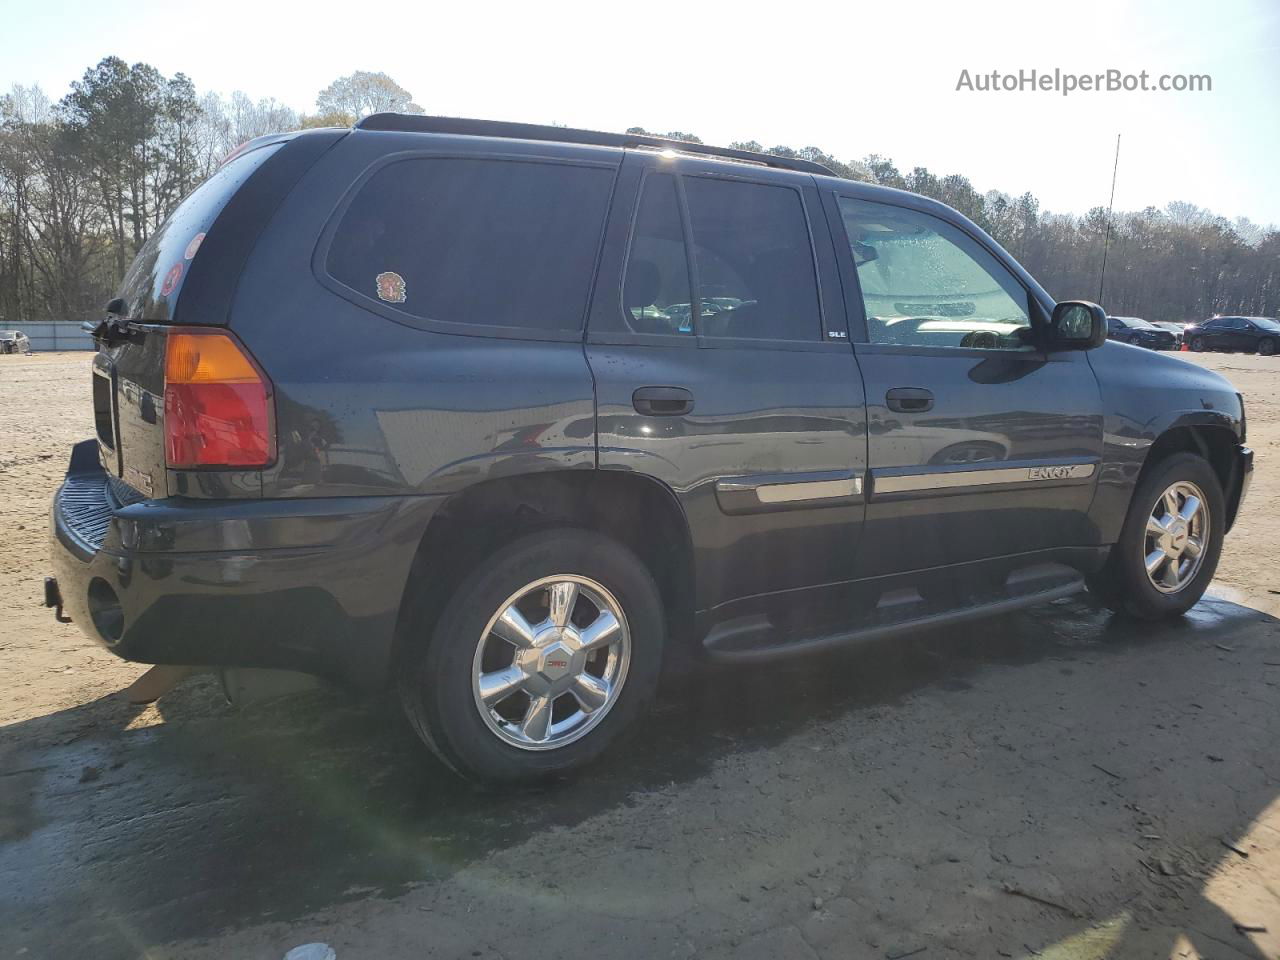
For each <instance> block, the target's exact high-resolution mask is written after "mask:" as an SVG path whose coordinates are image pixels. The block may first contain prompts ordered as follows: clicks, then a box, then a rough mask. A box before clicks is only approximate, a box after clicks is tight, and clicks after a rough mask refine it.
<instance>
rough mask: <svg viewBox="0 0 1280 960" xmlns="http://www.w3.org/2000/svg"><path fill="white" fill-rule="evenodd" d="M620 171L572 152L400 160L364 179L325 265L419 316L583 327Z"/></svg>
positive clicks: (369, 294)
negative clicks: (551, 159)
mask: <svg viewBox="0 0 1280 960" xmlns="http://www.w3.org/2000/svg"><path fill="white" fill-rule="evenodd" d="M613 177H614V171H613V169H612V168H608V167H591V166H581V165H575V164H568V163H546V162H528V161H513V160H494V159H478V158H462V157H422V158H414V159H409V160H400V161H397V162H394V163H391V164H389V165H387V166H385V167H383V168H381V169H380V170H378V171H377V172H375V173H374V174H373V175H372V176H371V177H370V178H369V179H368V180H367V181H366V182H365V184H364V185H363V186H362V187H361V188H360V190H359V192H358V193H357V195H356V196H355V198H354V199H353V200H352V202H351V204H350V205H349V206H348V208H347V210H346V212H345V213H344V214H343V217H342V220H341V221H340V223H339V224H338V227H337V229H336V231H335V232H334V235H333V239H332V241H331V243H330V246H329V250H328V254H327V257H326V269H327V271H328V273H329V274H330V276H332V277H333V278H334V279H335V280H337V281H338V282H339V283H341V284H342V285H343V286H345V287H348V288H350V289H351V290H353V291H355V292H356V293H358V294H360V295H361V296H362V297H364V298H367V299H369V300H372V301H374V302H380V303H382V304H386V305H388V306H390V307H392V308H394V309H395V310H397V311H401V312H403V313H406V314H409V315H410V316H413V317H416V318H420V319H423V320H429V321H438V322H441V323H448V324H459V325H474V326H492V327H507V328H517V329H521V330H528V331H573V330H580V329H581V328H582V323H583V318H584V316H585V314H586V308H587V299H588V296H589V294H590V287H591V278H592V274H593V272H594V267H595V260H596V253H597V250H598V249H599V245H600V237H601V231H602V229H603V226H604V218H605V213H606V211H607V209H608V205H609V195H610V191H611V189H612V185H613Z"/></svg>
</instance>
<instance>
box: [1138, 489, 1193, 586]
mask: <svg viewBox="0 0 1280 960" xmlns="http://www.w3.org/2000/svg"><path fill="white" fill-rule="evenodd" d="M1208 545H1209V506H1208V504H1207V503H1206V501H1205V495H1204V491H1202V490H1201V489H1200V488H1199V487H1197V486H1196V485H1195V484H1194V483H1189V482H1188V481H1185V480H1179V481H1178V482H1177V483H1175V484H1173V485H1171V486H1170V487H1169V488H1168V489H1167V490H1165V492H1164V493H1162V494H1161V495H1160V499H1159V500H1157V501H1156V503H1155V506H1154V507H1152V509H1151V515H1150V516H1149V517H1147V534H1146V536H1145V537H1144V538H1143V554H1144V559H1145V563H1146V568H1147V579H1149V580H1150V581H1151V585H1152V586H1153V587H1155V588H1156V589H1157V590H1159V591H1160V592H1161V593H1177V592H1178V591H1179V590H1181V589H1182V588H1183V587H1185V586H1186V585H1187V584H1188V583H1190V582H1191V581H1192V580H1193V579H1195V575H1196V574H1197V573H1199V572H1200V565H1201V564H1202V563H1203V562H1204V551H1205V549H1206V548H1207V547H1208Z"/></svg>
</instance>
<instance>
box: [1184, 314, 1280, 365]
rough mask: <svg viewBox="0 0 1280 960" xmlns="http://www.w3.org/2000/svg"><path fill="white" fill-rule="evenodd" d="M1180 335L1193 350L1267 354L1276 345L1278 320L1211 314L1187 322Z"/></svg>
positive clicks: (1279, 329)
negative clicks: (1204, 317)
mask: <svg viewBox="0 0 1280 960" xmlns="http://www.w3.org/2000/svg"><path fill="white" fill-rule="evenodd" d="M1182 336H1183V339H1184V340H1185V341H1186V342H1187V344H1188V345H1190V347H1191V349H1192V350H1195V351H1197V352H1199V351H1202V350H1222V351H1225V352H1227V353H1241V352H1243V353H1260V354H1262V355H1263V356H1264V357H1269V356H1271V355H1272V354H1274V353H1275V352H1276V350H1277V349H1278V348H1280V323H1277V322H1276V319H1275V317H1214V318H1213V319H1211V320H1205V321H1204V322H1203V323H1192V324H1188V325H1187V328H1186V329H1185V330H1184V331H1183V333H1182Z"/></svg>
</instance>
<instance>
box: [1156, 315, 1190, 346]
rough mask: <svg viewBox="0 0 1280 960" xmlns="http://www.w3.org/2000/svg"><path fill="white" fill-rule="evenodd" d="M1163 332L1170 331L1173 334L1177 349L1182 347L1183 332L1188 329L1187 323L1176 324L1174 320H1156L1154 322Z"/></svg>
mask: <svg viewBox="0 0 1280 960" xmlns="http://www.w3.org/2000/svg"><path fill="white" fill-rule="evenodd" d="M1153 322H1154V323H1155V325H1156V326H1157V327H1159V328H1160V329H1161V330H1168V331H1169V332H1170V333H1172V334H1173V345H1174V347H1175V348H1177V347H1181V346H1182V331H1183V328H1185V327H1186V324H1185V323H1175V322H1174V321H1172V320H1156V321H1153Z"/></svg>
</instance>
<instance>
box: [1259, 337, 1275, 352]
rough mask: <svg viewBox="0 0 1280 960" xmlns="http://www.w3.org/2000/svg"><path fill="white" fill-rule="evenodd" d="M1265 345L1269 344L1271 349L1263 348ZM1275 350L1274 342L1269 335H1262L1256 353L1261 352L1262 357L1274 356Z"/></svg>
mask: <svg viewBox="0 0 1280 960" xmlns="http://www.w3.org/2000/svg"><path fill="white" fill-rule="evenodd" d="M1265 346H1269V347H1270V348H1271V349H1270V350H1264V349H1263V347H1265ZM1275 352H1276V342H1275V341H1274V340H1272V339H1271V338H1270V337H1263V338H1262V339H1261V340H1259V341H1258V353H1260V354H1262V356H1264V357H1270V356H1274V354H1275Z"/></svg>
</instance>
